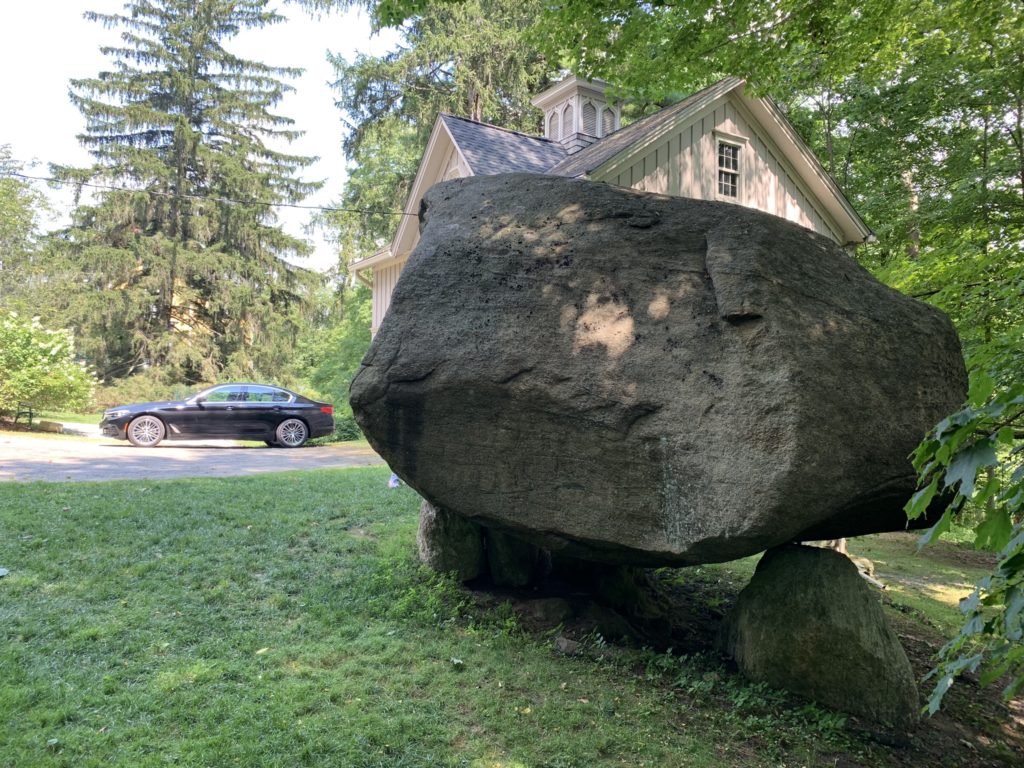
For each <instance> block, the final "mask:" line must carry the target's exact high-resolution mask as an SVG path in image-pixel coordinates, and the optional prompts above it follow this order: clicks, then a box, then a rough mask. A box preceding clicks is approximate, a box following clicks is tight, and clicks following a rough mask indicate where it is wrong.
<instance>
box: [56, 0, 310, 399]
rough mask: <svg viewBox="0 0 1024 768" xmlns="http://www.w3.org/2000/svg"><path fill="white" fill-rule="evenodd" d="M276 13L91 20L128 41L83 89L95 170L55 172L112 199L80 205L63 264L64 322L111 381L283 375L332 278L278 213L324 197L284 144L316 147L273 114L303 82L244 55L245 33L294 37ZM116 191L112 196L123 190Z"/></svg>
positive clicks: (151, 14)
mask: <svg viewBox="0 0 1024 768" xmlns="http://www.w3.org/2000/svg"><path fill="white" fill-rule="evenodd" d="M266 6H267V0H130V1H129V2H127V3H126V6H125V10H124V12H122V13H120V14H110V15H108V14H99V13H87V14H86V17H87V18H89V19H91V20H94V21H97V22H99V23H102V24H103V25H104V26H107V27H112V28H118V29H120V30H122V31H121V44H120V45H116V46H109V47H105V48H104V49H103V52H104V53H105V54H106V55H107V56H109V57H111V58H112V59H113V62H114V64H113V67H112V68H111V69H110V70H109V71H104V72H101V73H99V74H98V75H97V76H96V77H93V78H86V79H81V80H73V81H72V88H71V99H72V101H73V103H74V104H75V105H76V106H77V107H78V108H79V110H80V111H81V112H82V114H83V115H84V116H85V119H86V131H85V133H84V134H82V135H81V136H79V139H80V141H81V142H82V143H83V144H84V145H85V146H86V147H87V148H88V149H89V150H90V152H91V154H92V156H93V158H94V162H93V164H92V165H91V166H90V167H88V168H81V169H73V168H55V169H54V170H55V172H56V173H58V174H60V175H61V176H62V177H63V178H66V179H70V180H74V181H77V182H80V183H88V184H91V185H95V186H100V187H108V189H105V190H103V191H100V192H99V193H97V195H96V199H95V200H94V201H93V202H91V203H89V204H85V205H80V206H79V207H78V209H77V211H76V213H75V217H74V225H73V226H72V227H71V228H70V229H69V230H68V231H67V232H65V233H64V235H63V237H62V240H61V247H60V248H58V249H56V250H58V251H59V252H60V254H61V256H60V258H59V259H58V261H59V262H60V264H61V267H60V269H59V271H60V272H62V273H63V276H64V280H63V282H62V285H64V286H65V288H66V290H65V292H64V306H63V310H64V312H65V313H66V315H67V319H68V320H70V321H72V322H73V323H74V324H75V325H77V326H78V328H79V333H78V335H79V338H80V339H81V344H82V347H83V351H84V352H85V353H86V355H87V356H88V357H89V358H90V360H91V361H92V362H93V364H94V365H96V367H97V369H98V371H99V372H100V375H101V377H102V378H105V379H109V378H112V377H120V376H125V375H128V374H129V373H132V372H133V371H135V370H138V369H139V368H141V367H146V366H147V365H152V366H156V367H158V368H159V369H160V370H162V371H164V374H165V377H166V378H167V379H169V380H177V381H200V380H210V379H213V378H215V377H217V376H219V375H233V376H257V375H259V374H260V373H261V372H264V373H270V374H273V372H274V371H275V369H276V368H277V367H278V366H280V365H282V364H284V362H285V361H286V360H287V358H288V355H289V354H290V350H291V347H292V345H293V342H294V338H295V335H296V333H297V331H298V327H299V323H300V319H301V318H300V313H301V310H302V306H303V303H304V301H305V299H306V297H307V296H308V295H309V294H310V292H311V289H312V288H313V287H314V286H315V284H316V282H317V281H318V279H319V278H318V276H316V275H314V274H312V273H310V272H308V271H306V270H302V269H298V268H296V267H294V266H291V265H289V264H287V263H286V262H285V261H284V260H283V257H284V256H286V255H289V254H299V255H301V254H304V253H305V252H306V250H307V246H306V245H305V244H304V243H303V242H302V241H301V240H297V239H295V238H293V237H291V236H289V235H286V234H285V233H283V232H282V231H281V230H280V229H279V228H278V227H277V226H275V222H276V216H275V214H274V209H273V207H272V205H271V204H277V203H294V202H297V201H299V200H301V199H302V198H303V197H304V196H305V195H307V194H309V193H310V192H311V191H313V190H314V189H316V188H317V187H318V186H319V184H315V183H307V182H303V181H300V180H299V174H300V173H301V171H302V170H303V169H304V168H305V167H306V166H308V165H309V164H310V163H311V162H313V160H314V158H308V157H301V156H297V155H291V154H287V153H284V152H281V151H278V150H275V149H272V148H271V146H270V145H271V144H275V143H281V142H282V141H284V142H287V141H291V140H293V139H295V138H296V137H298V136H299V135H301V132H300V131H297V130H295V129H294V128H293V127H292V125H293V121H292V120H290V119H288V118H286V117H283V116H280V115H277V114H275V113H274V112H273V111H272V110H273V109H274V107H275V105H276V104H277V103H278V102H279V101H280V99H281V98H282V96H283V95H284V93H285V92H287V91H289V90H291V87H290V86H288V85H286V84H285V83H283V82H282V78H288V77H294V76H296V75H298V74H300V73H301V70H297V69H293V68H289V67H273V66H268V65H266V64H263V63H260V62H256V61H251V60H246V59H243V58H240V57H238V56H235V55H234V54H232V53H230V52H229V51H228V50H227V48H226V47H225V43H226V42H227V41H230V40H231V39H232V38H233V37H235V36H236V35H237V34H238V33H239V32H240V31H241V30H244V29H248V28H260V27H264V26H267V25H271V24H276V23H279V22H282V21H284V17H282V16H280V15H278V14H277V13H275V12H273V11H269V10H267V8H266ZM109 188H113V189H109Z"/></svg>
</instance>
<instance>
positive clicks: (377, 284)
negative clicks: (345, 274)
mask: <svg viewBox="0 0 1024 768" xmlns="http://www.w3.org/2000/svg"><path fill="white" fill-rule="evenodd" d="M404 266H405V261H396V262H393V263H391V264H385V265H384V266H381V267H375V268H374V270H373V322H372V323H371V324H370V332H371V333H373V334H376V333H377V329H378V328H380V324H381V323H382V322H383V321H384V314H385V313H386V312H387V311H388V306H389V305H390V304H391V294H392V292H393V291H394V290H395V285H396V284H397V283H398V276H399V275H400V274H401V273H402V267H404Z"/></svg>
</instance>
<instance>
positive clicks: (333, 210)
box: [2, 171, 418, 216]
mask: <svg viewBox="0 0 1024 768" xmlns="http://www.w3.org/2000/svg"><path fill="white" fill-rule="evenodd" d="M2 175H4V176H9V177H16V178H19V179H25V180H26V181H45V182H47V183H49V184H62V185H74V186H76V187H89V188H90V189H102V190H106V191H108V192H131V193H132V194H139V193H143V194H147V195H153V196H155V197H167V198H177V199H183V200H209V201H211V202H214V203H226V204H228V205H262V206H264V207H266V208H298V209H300V210H304V211H321V212H324V213H362V214H367V215H372V216H416V215H418V214H415V213H406V212H405V211H386V210H374V209H372V208H331V207H327V206H322V205H301V204H299V203H271V202H268V201H266V200H236V199H233V198H230V197H214V196H212V195H193V194H189V193H187V192H161V191H160V190H156V189H129V188H128V187H117V186H114V185H112V184H95V183H92V182H87V181H72V180H70V179H57V178H54V177H53V176H30V175H28V174H26V173H15V172H13V171H7V172H4V173H3V174H2Z"/></svg>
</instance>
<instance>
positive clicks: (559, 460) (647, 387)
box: [351, 174, 966, 565]
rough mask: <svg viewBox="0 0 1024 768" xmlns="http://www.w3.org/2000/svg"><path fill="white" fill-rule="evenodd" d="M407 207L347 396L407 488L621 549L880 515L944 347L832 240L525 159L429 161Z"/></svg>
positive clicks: (596, 553)
mask: <svg viewBox="0 0 1024 768" xmlns="http://www.w3.org/2000/svg"><path fill="white" fill-rule="evenodd" d="M421 216H422V220H421V226H422V233H421V240H420V242H419V245H418V246H417V248H416V250H415V251H414V252H413V254H412V256H411V258H410V260H409V262H408V264H407V265H406V267H405V270H404V272H403V274H402V277H401V279H400V280H399V282H398V285H397V287H396V288H395V291H394V294H393V297H392V301H391V308H390V311H389V313H388V315H387V316H386V317H385V319H384V322H383V324H382V326H381V328H380V331H379V332H378V334H377V336H376V337H375V338H374V341H373V343H372V344H371V346H370V349H369V351H368V352H367V354H366V357H365V358H364V360H363V364H362V367H361V368H360V370H359V372H358V374H357V375H356V377H355V379H354V380H353V383H352V387H351V402H352V407H353V410H354V412H355V415H356V419H357V420H358V422H359V425H360V426H361V427H362V429H363V431H364V432H365V433H366V435H367V438H368V439H369V441H370V443H371V445H372V446H373V448H374V449H375V450H376V451H377V452H378V453H380V454H381V456H383V457H384V458H385V459H386V460H387V462H388V463H389V464H390V465H391V466H392V467H393V468H394V469H395V470H396V471H397V472H398V474H399V475H401V476H402V478H403V479H404V480H406V482H408V483H409V485H410V486H412V487H413V488H414V489H415V490H417V491H418V492H419V493H420V494H421V495H422V496H423V497H424V498H426V499H428V500H430V501H431V502H432V503H434V504H437V505H439V506H442V507H444V508H446V509H449V510H451V511H453V512H457V513H459V514H461V515H464V516H466V517H470V518H472V519H474V520H476V521H478V522H481V523H483V524H485V525H496V526H498V527H501V528H504V529H511V530H513V531H516V532H517V533H519V535H521V536H526V537H528V538H530V540H532V541H534V542H535V543H537V544H538V545H540V546H543V547H546V548H548V549H549V550H551V551H553V552H559V551H560V552H562V553H563V554H566V555H570V556H576V557H582V558H586V559H594V560H602V561H606V562H611V563H628V564H637V565H672V564H675V565H685V564H694V563H701V562H714V561H724V560H730V559H733V558H738V557H743V556H745V555H749V554H753V553H756V552H760V551H762V550H765V549H768V548H770V547H773V546H776V545H779V544H782V543H784V542H788V541H792V540H794V539H822V538H838V537H841V536H852V535H857V534H863V533H870V532H876V531H884V530H893V529H898V528H903V527H904V526H905V525H906V518H905V516H904V514H903V512H902V505H903V503H904V502H905V501H906V499H907V498H908V496H909V495H910V494H911V493H912V491H913V489H914V473H913V470H912V468H911V466H910V463H909V460H908V458H907V457H908V454H909V453H910V452H911V451H912V450H913V448H914V447H915V445H916V444H917V443H918V442H919V441H920V439H921V438H922V436H923V435H924V434H925V432H926V431H927V430H928V429H929V428H930V427H931V426H932V425H933V424H934V423H935V422H936V421H938V420H939V419H940V418H941V417H942V416H944V415H945V414H947V413H948V412H950V411H951V410H953V409H955V408H956V407H957V406H958V405H959V404H960V403H961V401H962V400H963V398H964V396H965V393H966V375H965V372H964V366H963V361H962V357H961V353H960V345H959V342H958V340H957V337H956V333H955V332H954V330H953V327H952V325H951V323H950V322H949V320H948V318H946V316H945V315H943V314H942V313H941V312H939V311H938V310H936V309H935V308H933V307H930V306H928V305H925V304H923V303H921V302H918V301H915V300H913V299H910V298H907V297H906V296H903V295H901V294H900V293H898V292H897V291H894V290H892V289H890V288H887V287H886V286H884V285H882V284H881V283H879V282H878V281H876V280H875V279H874V278H872V277H871V275H869V274H868V272H867V271H866V270H864V269H863V268H861V267H860V266H859V265H858V264H857V263H856V262H855V261H854V260H853V259H852V258H850V257H849V256H848V255H847V254H846V253H845V252H844V251H843V250H842V249H841V248H839V247H838V246H837V245H835V244H834V243H833V242H832V241H830V240H828V239H826V238H824V237H821V236H818V235H816V234H814V233H812V232H810V231H809V230H806V229H804V228H802V227H799V226H797V225H794V224H791V223H788V222H786V221H784V220H782V219H780V218H777V217H774V216H770V215H767V214H763V213H760V212H757V211H753V210H750V209H746V208H743V207H740V206H737V205H732V204H727V203H714V202H702V201H695V200H687V199H681V198H670V197H665V196H660V195H652V194H645V193H641V192H635V191H632V190H627V189H622V188H618V187H612V186H609V185H605V184H598V183H592V182H588V181H584V180H572V179H565V178H556V177H547V176H537V175H530V174H509V175H503V176H487V177H475V178H469V179H461V180H458V181H452V182H447V183H444V184H439V185H437V186H435V187H434V188H433V189H432V190H431V191H430V192H429V193H428V194H427V195H426V197H425V199H424V203H423V208H422V211H421Z"/></svg>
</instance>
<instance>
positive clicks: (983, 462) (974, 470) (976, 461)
mask: <svg viewBox="0 0 1024 768" xmlns="http://www.w3.org/2000/svg"><path fill="white" fill-rule="evenodd" d="M996 463H998V459H997V458H996V452H995V449H994V448H993V447H992V443H991V442H989V441H988V440H979V441H978V442H976V443H974V444H973V445H970V446H968V447H967V448H964V449H963V450H962V451H960V452H959V453H957V454H956V456H954V457H953V460H952V461H951V462H950V464H949V468H948V469H947V470H946V479H945V486H946V488H953V487H954V486H956V487H957V489H958V490H959V492H960V494H961V495H962V496H963V497H964V498H965V499H969V498H971V497H972V496H973V495H974V479H975V477H976V476H977V474H978V470H979V469H983V468H984V467H991V466H994V465H995V464H996Z"/></svg>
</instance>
